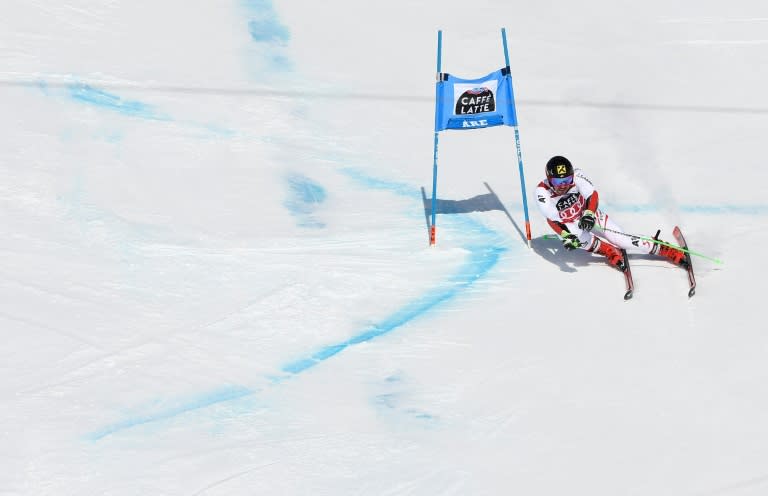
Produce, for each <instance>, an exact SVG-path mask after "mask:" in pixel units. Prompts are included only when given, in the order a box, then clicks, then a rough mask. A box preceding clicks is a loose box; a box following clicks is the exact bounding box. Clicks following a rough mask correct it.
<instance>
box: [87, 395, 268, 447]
mask: <svg viewBox="0 0 768 496" xmlns="http://www.w3.org/2000/svg"><path fill="white" fill-rule="evenodd" d="M254 392H255V391H253V390H250V389H247V388H244V387H240V386H232V387H225V388H221V389H219V390H216V391H213V392H210V393H207V394H205V395H202V396H199V397H197V398H195V399H193V400H191V401H188V402H186V403H182V404H179V405H176V406H175V407H173V408H169V409H167V410H165V411H161V412H157V413H154V414H145V415H138V416H135V417H131V418H127V419H125V420H123V421H120V422H116V423H114V424H111V425H108V426H106V427H104V428H102V429H99V430H97V431H94V432H91V433H90V434H88V435H87V436H86V438H87V439H89V440H91V441H98V440H100V439H103V438H105V437H107V436H109V435H110V434H114V433H116V432H119V431H123V430H125V429H130V428H131V427H136V426H139V425H144V424H149V423H152V422H157V421H159V420H166V419H169V418H172V417H175V416H177V415H181V414H184V413H188V412H191V411H193V410H199V409H201V408H206V407H209V406H212V405H215V404H217V403H224V402H226V401H232V400H237V399H240V398H244V397H246V396H250V395H252V394H254Z"/></svg>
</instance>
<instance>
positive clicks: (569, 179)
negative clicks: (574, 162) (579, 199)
mask: <svg viewBox="0 0 768 496" xmlns="http://www.w3.org/2000/svg"><path fill="white" fill-rule="evenodd" d="M549 184H551V185H552V187H554V188H560V187H562V186H570V185H571V184H573V176H565V177H550V178H549Z"/></svg>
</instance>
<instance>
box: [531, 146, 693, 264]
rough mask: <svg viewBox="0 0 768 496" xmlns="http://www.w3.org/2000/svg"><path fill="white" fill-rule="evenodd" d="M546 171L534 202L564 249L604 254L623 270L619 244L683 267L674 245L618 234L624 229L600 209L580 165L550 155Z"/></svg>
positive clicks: (593, 190)
mask: <svg viewBox="0 0 768 496" xmlns="http://www.w3.org/2000/svg"><path fill="white" fill-rule="evenodd" d="M546 171H547V179H546V180H544V181H541V182H540V183H539V185H538V186H537V187H536V199H537V200H538V202H537V203H538V205H539V209H540V210H541V213H542V214H544V217H546V218H547V222H548V223H549V225H550V227H551V228H552V229H553V230H554V231H555V232H556V233H557V234H558V235H559V236H560V240H561V241H562V243H563V246H564V247H565V249H566V250H569V251H570V250H574V249H576V248H580V249H582V250H586V251H588V252H592V253H597V254H600V255H603V256H605V257H606V259H607V260H608V263H609V264H610V265H611V266H613V267H616V268H617V269H619V270H620V271H622V272H623V271H625V270H626V265H625V263H624V257H623V256H622V254H621V250H620V249H621V248H623V249H625V250H628V249H634V250H639V251H641V252H644V253H649V254H651V255H656V254H658V255H660V256H662V257H665V258H667V259H669V261H671V262H672V263H673V264H675V265H679V266H682V267H685V265H686V263H687V262H686V259H685V253H684V252H682V251H680V250H678V249H676V248H673V247H671V246H666V245H662V244H657V243H652V242H650V241H647V240H644V239H642V238H639V237H636V236H630V235H626V234H617V233H623V232H624V231H623V230H622V229H621V227H619V225H618V224H616V223H615V222H614V221H613V219H612V218H609V217H608V214H606V213H605V212H603V211H602V210H600V208H599V195H598V193H597V189H595V187H594V185H593V184H592V182H591V181H590V180H589V179H588V178H587V177H586V176H585V175H584V173H583V172H582V170H581V169H575V170H574V168H573V165H572V164H571V162H570V161H569V160H568V159H567V158H565V157H561V156H555V157H552V158H551V159H549V161H548V162H547V167H546ZM595 224H597V225H598V227H599V228H600V229H598V231H599V237H598V235H596V234H594V233H593V232H592V229H593V228H594V227H595ZM614 231H615V232H614ZM617 247H618V248H617Z"/></svg>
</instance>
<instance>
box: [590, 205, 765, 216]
mask: <svg viewBox="0 0 768 496" xmlns="http://www.w3.org/2000/svg"><path fill="white" fill-rule="evenodd" d="M677 208H678V209H679V210H680V211H681V212H686V213H691V214H704V215H723V214H737V215H766V214H768V205H733V204H723V205H679V206H677ZM605 210H606V211H607V212H631V213H636V214H648V213H654V212H660V211H661V210H663V208H662V207H660V206H658V205H651V204H637V205H622V204H618V205H615V204H613V203H611V204H606V207H605Z"/></svg>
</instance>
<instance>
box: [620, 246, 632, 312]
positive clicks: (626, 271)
mask: <svg viewBox="0 0 768 496" xmlns="http://www.w3.org/2000/svg"><path fill="white" fill-rule="evenodd" d="M621 256H622V257H624V271H623V272H624V281H625V282H626V284H627V290H626V291H625V292H624V299H625V300H629V299H631V298H632V293H633V292H634V291H635V282H634V281H633V280H632V270H631V269H630V268H629V255H627V250H624V249H622V250H621Z"/></svg>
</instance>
